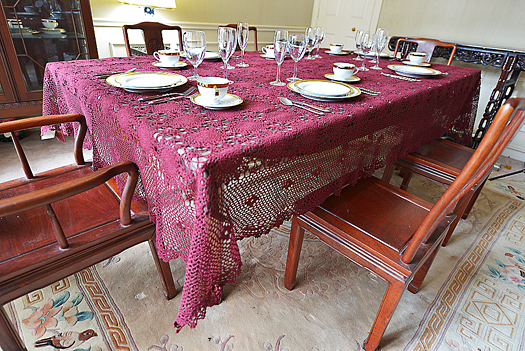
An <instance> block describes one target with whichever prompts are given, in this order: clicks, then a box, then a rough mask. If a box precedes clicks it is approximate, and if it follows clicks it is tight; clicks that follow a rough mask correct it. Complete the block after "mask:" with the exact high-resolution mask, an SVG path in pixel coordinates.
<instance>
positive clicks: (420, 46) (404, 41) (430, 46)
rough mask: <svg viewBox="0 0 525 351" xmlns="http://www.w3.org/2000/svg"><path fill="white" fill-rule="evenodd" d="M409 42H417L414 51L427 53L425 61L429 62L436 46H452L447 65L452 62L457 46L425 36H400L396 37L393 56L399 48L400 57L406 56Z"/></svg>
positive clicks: (395, 55)
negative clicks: (413, 37) (414, 37)
mask: <svg viewBox="0 0 525 351" xmlns="http://www.w3.org/2000/svg"><path fill="white" fill-rule="evenodd" d="M411 44H417V48H416V52H424V53H425V54H427V55H428V56H427V58H426V59H425V62H429V61H430V59H431V58H432V55H433V53H434V49H435V48H436V47H443V48H452V52H451V53H450V57H449V58H448V62H447V65H450V64H451V63H452V59H453V58H454V55H455V54H456V50H457V46H456V44H449V43H445V42H442V41H439V40H436V39H427V38H418V39H409V38H400V39H398V41H397V43H396V48H395V49H394V57H397V53H398V51H399V50H400V48H401V49H402V50H401V58H403V59H404V58H406V57H407V55H408V53H409V49H410V46H411Z"/></svg>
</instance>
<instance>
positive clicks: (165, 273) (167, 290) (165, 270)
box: [148, 235, 177, 300]
mask: <svg viewBox="0 0 525 351" xmlns="http://www.w3.org/2000/svg"><path fill="white" fill-rule="evenodd" d="M148 242H149V247H150V250H151V254H152V255H153V260H154V261H155V266H157V271H158V272H159V275H160V280H161V282H162V288H163V292H164V295H165V296H166V298H167V299H168V300H171V299H172V298H174V297H175V295H177V289H176V288H175V283H174V282H173V274H172V273H171V269H170V264H169V262H164V261H163V260H161V259H160V258H159V255H158V253H157V247H156V246H155V235H154V236H153V238H151V239H150V240H148Z"/></svg>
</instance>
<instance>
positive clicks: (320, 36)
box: [314, 27, 326, 58]
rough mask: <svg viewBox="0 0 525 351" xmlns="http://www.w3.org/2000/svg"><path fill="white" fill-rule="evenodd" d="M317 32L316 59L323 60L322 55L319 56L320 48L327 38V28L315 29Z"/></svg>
mask: <svg viewBox="0 0 525 351" xmlns="http://www.w3.org/2000/svg"><path fill="white" fill-rule="evenodd" d="M315 29H316V30H317V38H318V40H317V53H316V54H315V55H314V57H315V58H322V56H321V55H319V47H320V46H321V44H322V43H323V41H324V39H325V36H326V28H325V27H315Z"/></svg>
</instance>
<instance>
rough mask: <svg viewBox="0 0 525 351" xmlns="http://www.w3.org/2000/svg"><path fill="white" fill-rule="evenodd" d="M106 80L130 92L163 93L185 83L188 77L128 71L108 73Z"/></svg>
mask: <svg viewBox="0 0 525 351" xmlns="http://www.w3.org/2000/svg"><path fill="white" fill-rule="evenodd" d="M106 82H107V83H108V84H109V85H111V86H114V87H117V88H121V89H124V90H125V91H127V92H130V93H149V92H155V93H163V92H168V91H170V90H172V89H173V88H175V87H178V86H181V85H184V84H186V82H188V79H187V78H186V77H184V76H182V75H180V74H175V73H169V72H149V71H147V72H144V71H132V72H129V71H128V72H124V73H119V74H113V75H110V76H109V77H107V78H106Z"/></svg>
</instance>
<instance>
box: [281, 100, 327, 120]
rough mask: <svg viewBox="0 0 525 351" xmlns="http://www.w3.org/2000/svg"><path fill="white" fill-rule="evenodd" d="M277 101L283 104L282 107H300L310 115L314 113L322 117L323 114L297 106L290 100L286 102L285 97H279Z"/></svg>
mask: <svg viewBox="0 0 525 351" xmlns="http://www.w3.org/2000/svg"><path fill="white" fill-rule="evenodd" d="M279 100H280V101H281V102H282V103H283V105H286V106H295V107H300V108H302V109H304V110H306V111H309V112H312V113H315V114H318V115H321V116H323V115H324V113H322V112H319V111H315V110H312V109H311V108H308V107H306V106H302V105H298V104H294V103H293V102H291V101H290V100H288V99H287V98H285V97H281V96H279Z"/></svg>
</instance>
